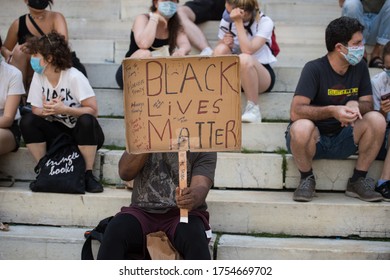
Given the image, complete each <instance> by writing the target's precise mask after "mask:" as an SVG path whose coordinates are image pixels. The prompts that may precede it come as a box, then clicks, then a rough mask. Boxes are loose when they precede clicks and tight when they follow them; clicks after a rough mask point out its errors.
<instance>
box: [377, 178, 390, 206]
mask: <svg viewBox="0 0 390 280" xmlns="http://www.w3.org/2000/svg"><path fill="white" fill-rule="evenodd" d="M375 191H376V192H378V193H380V194H381V195H382V197H383V200H384V201H390V180H389V181H386V182H384V183H383V184H382V185H380V186H378V184H376V185H375Z"/></svg>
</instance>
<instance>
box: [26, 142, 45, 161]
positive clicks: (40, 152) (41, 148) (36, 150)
mask: <svg viewBox="0 0 390 280" xmlns="http://www.w3.org/2000/svg"><path fill="white" fill-rule="evenodd" d="M26 146H27V148H28V150H29V151H30V153H31V155H32V156H33V158H34V159H35V161H36V162H38V161H39V160H40V159H41V158H43V156H44V155H45V154H46V142H42V143H30V144H27V145H26Z"/></svg>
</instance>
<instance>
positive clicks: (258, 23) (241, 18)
mask: <svg viewBox="0 0 390 280" xmlns="http://www.w3.org/2000/svg"><path fill="white" fill-rule="evenodd" d="M225 7H226V11H225V13H224V15H223V17H222V19H221V22H220V26H219V32H218V37H219V39H220V41H219V43H218V44H217V46H216V47H215V50H214V55H223V54H238V55H239V57H240V74H241V85H242V88H243V90H244V93H245V96H246V98H247V104H246V106H245V111H244V112H243V114H242V121H243V122H250V123H258V122H261V114H260V108H259V106H258V95H259V93H263V92H268V91H271V89H272V87H273V85H274V83H275V73H274V71H273V69H272V67H271V64H272V63H274V62H276V57H275V56H274V55H273V54H272V51H271V48H270V44H271V42H272V41H271V36H272V31H273V28H274V23H273V21H272V20H271V19H270V18H269V17H267V16H266V15H264V14H263V13H262V12H261V11H260V8H259V4H258V3H257V1H256V0H227V1H226V4H225Z"/></svg>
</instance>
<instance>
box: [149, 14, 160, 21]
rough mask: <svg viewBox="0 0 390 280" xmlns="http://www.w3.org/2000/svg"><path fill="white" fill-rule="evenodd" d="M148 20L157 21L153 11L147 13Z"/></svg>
mask: <svg viewBox="0 0 390 280" xmlns="http://www.w3.org/2000/svg"><path fill="white" fill-rule="evenodd" d="M149 20H151V21H154V22H158V16H156V15H155V14H153V13H149Z"/></svg>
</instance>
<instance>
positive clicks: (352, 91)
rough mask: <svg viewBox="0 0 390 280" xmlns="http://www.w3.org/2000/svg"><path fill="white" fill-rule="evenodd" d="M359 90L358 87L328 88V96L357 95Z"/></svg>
mask: <svg viewBox="0 0 390 280" xmlns="http://www.w3.org/2000/svg"><path fill="white" fill-rule="evenodd" d="M358 92H359V89H358V88H347V89H328V96H341V95H347V96H351V95H357V94H358Z"/></svg>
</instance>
